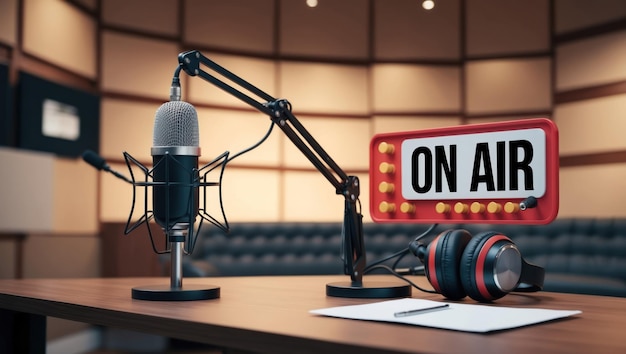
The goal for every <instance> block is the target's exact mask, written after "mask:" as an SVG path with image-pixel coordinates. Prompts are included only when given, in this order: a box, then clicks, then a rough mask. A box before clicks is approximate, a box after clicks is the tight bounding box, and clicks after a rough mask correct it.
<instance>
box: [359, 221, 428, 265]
mask: <svg viewBox="0 0 626 354" xmlns="http://www.w3.org/2000/svg"><path fill="white" fill-rule="evenodd" d="M438 225H439V224H432V225H431V226H430V227H429V228H428V229H427V230H426V231H424V232H422V233H421V234H419V235H418V236H417V237H416V238H415V240H413V242H417V241H419V240H421V239H423V238H424V237H426V236H428V234H430V233H431V231H433V230H434V229H435V228H436V227H437V226H438ZM408 253H409V248H408V247H407V248H404V249H403V250H401V251H398V252H396V253H394V254H392V255H389V256H387V257H385V258H382V259H379V260H377V261H375V262H374V263H372V264H370V265H368V266H367V267H365V270H364V272H366V273H367V272H369V271H370V270H372V269H373V268H374V267H375V266H377V265H379V264H381V263H383V262H386V261H388V260H390V259H393V258H395V257H400V259H402V257H404V256H405V255H407V254H408ZM395 265H397V262H396V263H395V264H394V268H395Z"/></svg>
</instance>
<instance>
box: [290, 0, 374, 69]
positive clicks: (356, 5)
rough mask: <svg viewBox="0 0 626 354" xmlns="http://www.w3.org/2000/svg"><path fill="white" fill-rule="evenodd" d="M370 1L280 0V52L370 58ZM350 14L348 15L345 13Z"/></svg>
mask: <svg viewBox="0 0 626 354" xmlns="http://www.w3.org/2000/svg"><path fill="white" fill-rule="evenodd" d="M368 2H369V1H368V0H342V1H327V2H324V1H321V2H320V3H319V5H318V6H317V7H316V8H313V9H312V8H310V7H308V6H307V5H306V2H305V1H279V4H280V16H279V18H280V22H279V28H280V29H281V31H280V36H279V47H278V48H279V53H280V54H281V55H285V56H299V57H302V56H304V57H307V58H335V59H341V60H345V59H348V60H351V59H354V60H366V59H368V58H369V50H368V46H369V43H368V35H369V33H368V28H369V7H368ZM347 14H349V16H346V15H347Z"/></svg>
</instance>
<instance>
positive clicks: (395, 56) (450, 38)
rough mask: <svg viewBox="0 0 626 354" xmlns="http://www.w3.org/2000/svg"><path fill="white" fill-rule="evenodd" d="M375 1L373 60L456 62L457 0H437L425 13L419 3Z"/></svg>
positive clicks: (457, 47)
mask: <svg viewBox="0 0 626 354" xmlns="http://www.w3.org/2000/svg"><path fill="white" fill-rule="evenodd" d="M389 5H390V2H389V0H375V1H374V14H375V16H374V24H373V26H372V29H373V31H374V33H373V35H374V43H373V50H374V60H375V61H386V60H424V59H427V60H433V59H434V60H459V59H460V56H461V44H460V43H461V39H460V38H459V37H460V34H461V31H460V25H461V23H460V16H461V11H460V0H453V1H437V2H436V10H434V11H427V10H424V9H423V8H422V6H421V2H420V1H415V0H394V1H393V6H389Z"/></svg>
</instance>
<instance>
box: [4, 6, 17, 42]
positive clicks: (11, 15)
mask: <svg viewBox="0 0 626 354" xmlns="http://www.w3.org/2000/svg"><path fill="white" fill-rule="evenodd" d="M16 39H17V0H3V1H0V43H6V44H9V45H11V46H13V45H15V42H16Z"/></svg>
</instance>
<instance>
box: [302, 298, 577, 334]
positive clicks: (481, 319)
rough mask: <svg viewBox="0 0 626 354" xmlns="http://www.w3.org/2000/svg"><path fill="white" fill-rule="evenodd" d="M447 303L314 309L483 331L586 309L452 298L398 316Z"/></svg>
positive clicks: (396, 302) (384, 303)
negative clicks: (444, 305) (484, 302)
mask: <svg viewBox="0 0 626 354" xmlns="http://www.w3.org/2000/svg"><path fill="white" fill-rule="evenodd" d="M444 303H445V302H439V301H430V300H420V299H398V300H389V301H382V302H376V303H371V304H365V305H352V306H340V307H331V308H325V309H317V310H311V311H310V313H312V314H316V315H323V316H330V317H340V318H348V319H355V320H368V321H381V322H395V323H404V324H410V325H415V326H425V327H433V328H442V329H450V330H456V331H465V332H479V333H485V332H491V331H499V330H505V329H511V328H517V327H522V326H528V325H532V324H537V323H541V322H545V321H551V320H556V319H559V318H564V317H568V316H573V315H577V314H580V313H582V311H577V310H572V311H565V310H548V309H537V308H520V307H503V306H498V305H490V306H488V305H479V304H458V303H453V302H449V303H448V304H449V307H447V308H444V309H438V310H435V311H426V312H423V313H417V314H414V315H411V316H406V317H396V316H394V314H395V313H397V312H402V311H410V310H415V309H427V308H431V307H435V306H439V305H442V304H444Z"/></svg>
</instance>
